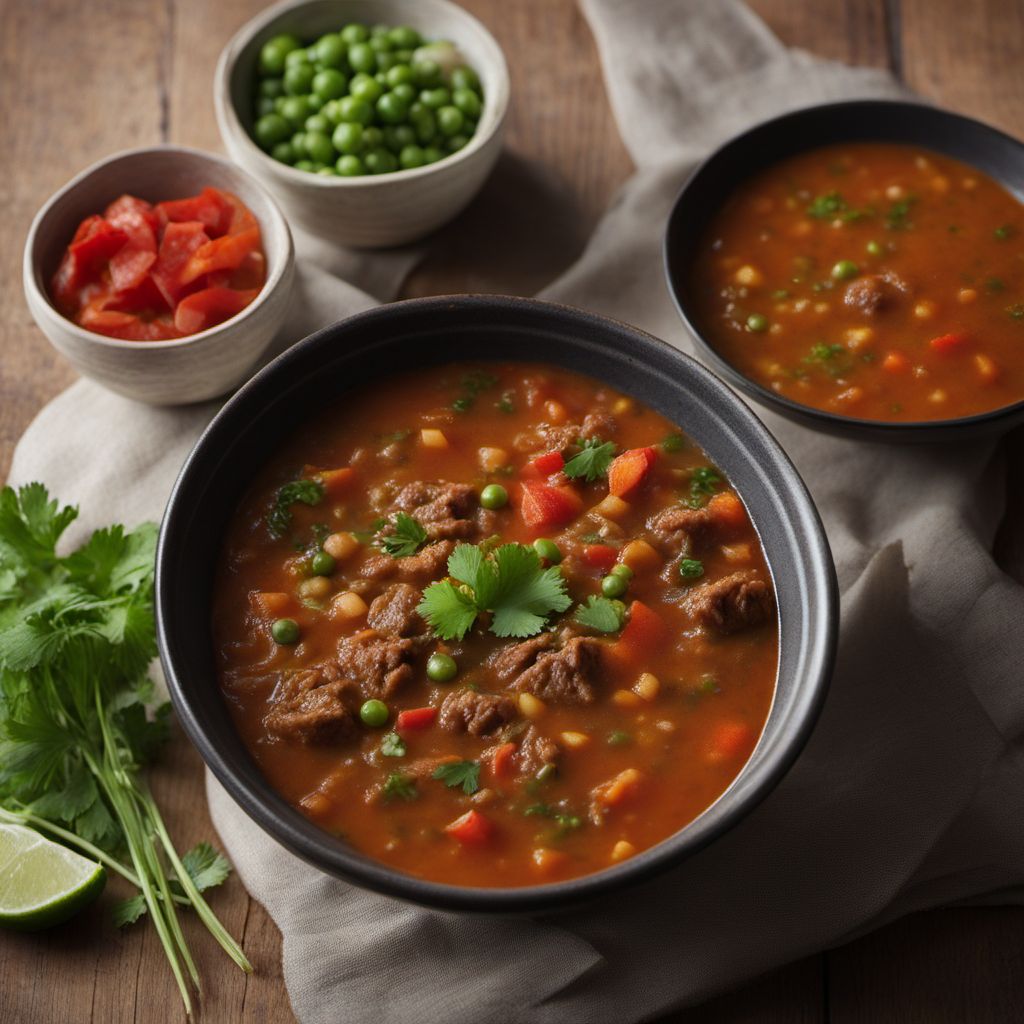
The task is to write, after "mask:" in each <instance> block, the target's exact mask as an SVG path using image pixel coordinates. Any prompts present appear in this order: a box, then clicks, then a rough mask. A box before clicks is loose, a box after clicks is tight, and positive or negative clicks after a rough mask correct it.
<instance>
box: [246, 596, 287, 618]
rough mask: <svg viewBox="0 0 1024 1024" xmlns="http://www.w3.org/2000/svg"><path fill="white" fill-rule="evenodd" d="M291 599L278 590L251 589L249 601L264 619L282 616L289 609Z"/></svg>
mask: <svg viewBox="0 0 1024 1024" xmlns="http://www.w3.org/2000/svg"><path fill="white" fill-rule="evenodd" d="M290 601H291V599H290V598H289V597H288V595H287V594H284V593H281V592H280V591H277V590H251V591H249V603H250V604H251V605H252V609H253V611H254V612H255V613H256V614H257V615H259V616H260V617H261V618H264V619H277V618H280V617H281V616H282V615H283V614H284V613H285V612H286V611H287V610H288V605H289V603H290Z"/></svg>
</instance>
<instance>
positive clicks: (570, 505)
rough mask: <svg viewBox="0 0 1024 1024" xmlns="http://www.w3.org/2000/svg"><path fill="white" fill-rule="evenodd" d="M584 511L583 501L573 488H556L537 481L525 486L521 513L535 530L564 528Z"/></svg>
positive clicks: (528, 482) (521, 501) (526, 483)
mask: <svg viewBox="0 0 1024 1024" xmlns="http://www.w3.org/2000/svg"><path fill="white" fill-rule="evenodd" d="M582 511H583V499H582V498H581V497H580V496H579V495H578V494H577V493H576V492H575V491H574V490H573V489H572V488H571V487H556V486H554V485H552V484H544V483H539V482H535V481H526V482H525V483H524V484H523V491H522V498H521V500H520V513H521V514H522V517H523V522H524V523H525V524H526V525H527V526H529V527H531V528H533V529H544V528H546V527H548V526H564V525H565V524H566V523H570V522H572V520H573V519H575V518H576V517H577V516H578V515H579V514H580V512H582Z"/></svg>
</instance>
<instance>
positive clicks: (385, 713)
mask: <svg viewBox="0 0 1024 1024" xmlns="http://www.w3.org/2000/svg"><path fill="white" fill-rule="evenodd" d="M359 717H360V718H361V719H362V720H363V724H364V725H368V726H369V727H370V728H371V729H379V728H380V727H381V726H382V725H384V724H385V723H386V722H387V720H388V719H389V718H390V717H391V712H390V711H389V710H388V706H387V704H385V703H384V701H382V700H365V701H363V706H362V707H361V708H360V709H359Z"/></svg>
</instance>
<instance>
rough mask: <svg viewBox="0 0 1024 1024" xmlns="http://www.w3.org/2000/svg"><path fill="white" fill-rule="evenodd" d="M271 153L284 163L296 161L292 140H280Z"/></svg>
mask: <svg viewBox="0 0 1024 1024" xmlns="http://www.w3.org/2000/svg"><path fill="white" fill-rule="evenodd" d="M270 155H271V156H272V157H273V158H274V159H275V160H280V161H281V163H283V164H293V163H295V147H294V146H293V145H292V144H291V143H290V142H279V143H278V144H277V145H276V146H275V147H274V148H273V149H272V150H271V151H270Z"/></svg>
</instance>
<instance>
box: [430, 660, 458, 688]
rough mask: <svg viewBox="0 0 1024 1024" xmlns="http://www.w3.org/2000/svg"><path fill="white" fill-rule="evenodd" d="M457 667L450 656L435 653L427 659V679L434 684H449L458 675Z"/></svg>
mask: <svg viewBox="0 0 1024 1024" xmlns="http://www.w3.org/2000/svg"><path fill="white" fill-rule="evenodd" d="M458 672H459V666H458V665H457V664H456V662H455V659H454V658H453V657H452V656H451V655H450V654H441V653H435V654H432V655H431V656H430V657H429V658H428V659H427V678H428V679H429V680H430V681H431V682H434V683H450V682H451V681H452V680H453V679H454V678H455V677H456V675H458Z"/></svg>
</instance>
